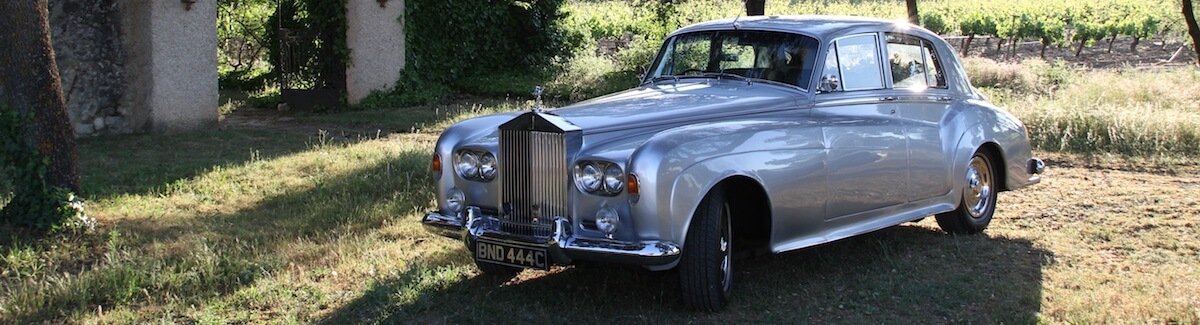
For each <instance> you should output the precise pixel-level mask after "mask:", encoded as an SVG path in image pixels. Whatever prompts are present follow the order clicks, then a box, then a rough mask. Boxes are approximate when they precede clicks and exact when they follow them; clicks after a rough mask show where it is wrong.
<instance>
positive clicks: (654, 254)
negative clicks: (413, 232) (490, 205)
mask: <svg viewBox="0 0 1200 325" xmlns="http://www.w3.org/2000/svg"><path fill="white" fill-rule="evenodd" d="M465 212H466V218H465V220H464V218H463V217H461V216H456V215H446V214H442V213H441V212H438V211H432V212H429V213H428V214H426V215H425V218H424V219H422V220H421V223H422V224H424V225H425V229H427V230H429V231H430V232H432V233H435V234H439V235H442V236H446V237H450V238H456V239H462V240H463V241H465V242H466V244H467V247H468V249H472V248H473V247H475V240H476V239H478V238H479V237H487V238H488V239H491V240H499V241H505V242H511V243H520V244H525V245H539V246H544V247H546V249H547V255H549V257H550V259H551V261H552V262H553V264H558V265H566V264H570V263H571V261H572V260H573V259H581V260H589V261H599V262H613V263H623V264H636V265H644V266H660V265H667V264H670V263H674V262H675V261H676V260H677V259H679V255H680V253H681V252H682V250H680V248H679V245H676V244H675V243H672V242H664V241H654V242H628V241H618V240H612V239H591V238H577V237H574V236H573V235H572V234H571V231H570V229H571V223H570V222H569V221H568V220H567V219H565V218H555V220H554V223H555V227H554V234H553V235H551V236H550V237H549V238H536V237H528V236H519V235H513V234H508V233H505V232H503V231H501V230H500V220H499V219H498V218H497V217H496V216H489V215H484V214H483V213H482V212H481V210H480V209H479V208H478V207H468V208H467V209H466V211H465Z"/></svg>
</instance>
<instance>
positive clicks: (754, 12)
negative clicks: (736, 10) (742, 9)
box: [746, 0, 767, 16]
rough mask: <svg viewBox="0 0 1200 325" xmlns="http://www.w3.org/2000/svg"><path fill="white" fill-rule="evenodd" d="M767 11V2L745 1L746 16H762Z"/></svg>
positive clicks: (759, 0)
mask: <svg viewBox="0 0 1200 325" xmlns="http://www.w3.org/2000/svg"><path fill="white" fill-rule="evenodd" d="M766 11H767V0H746V16H762V15H765V14H766Z"/></svg>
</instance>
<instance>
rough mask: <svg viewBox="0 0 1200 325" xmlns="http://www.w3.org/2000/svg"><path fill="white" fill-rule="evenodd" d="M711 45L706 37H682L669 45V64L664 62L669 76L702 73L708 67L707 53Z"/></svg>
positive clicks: (709, 38) (709, 39)
mask: <svg viewBox="0 0 1200 325" xmlns="http://www.w3.org/2000/svg"><path fill="white" fill-rule="evenodd" d="M710 44H712V41H711V37H709V36H707V35H683V36H680V37H678V38H676V40H675V41H674V43H672V44H671V48H670V51H671V55H670V56H668V57H669V58H670V61H669V62H664V63H665V65H666V67H665V68H666V69H665V70H666V71H669V73H671V74H685V73H688V72H692V71H694V72H700V71H704V70H705V68H706V67H707V66H708V52H709V50H710Z"/></svg>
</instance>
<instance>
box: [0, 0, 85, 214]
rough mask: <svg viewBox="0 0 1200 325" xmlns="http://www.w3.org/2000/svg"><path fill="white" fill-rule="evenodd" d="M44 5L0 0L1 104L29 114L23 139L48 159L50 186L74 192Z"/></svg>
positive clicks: (71, 141)
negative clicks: (29, 119)
mask: <svg viewBox="0 0 1200 325" xmlns="http://www.w3.org/2000/svg"><path fill="white" fill-rule="evenodd" d="M46 1H47V0H32V1H29V0H12V1H0V44H4V46H0V102H3V103H7V104H8V107H11V109H14V110H16V111H17V112H18V113H20V114H21V115H24V116H33V121H32V123H30V124H29V125H27V127H26V128H25V130H24V134H22V138H23V139H24V141H25V143H26V144H28V145H29V147H31V148H37V150H38V151H39V152H40V153H41V154H42V155H43V156H45V157H48V158H49V159H50V165H49V167H48V168H47V171H46V181H47V182H48V183H49V185H53V186H57V187H61V188H66V189H69V190H71V191H74V192H76V193H78V192H79V169H78V167H77V166H76V164H77V156H76V153H75V133H74V130H73V129H72V128H71V122H70V120H69V119H68V118H67V111H66V103H65V101H64V100H63V94H62V83H61V81H60V80H59V76H58V65H57V63H55V61H54V50H53V48H52V47H50V25H49V19H48V14H47V7H46ZM16 194H17V195H21V193H16Z"/></svg>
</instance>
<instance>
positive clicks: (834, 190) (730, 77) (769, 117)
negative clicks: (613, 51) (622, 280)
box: [422, 16, 1044, 311]
mask: <svg viewBox="0 0 1200 325" xmlns="http://www.w3.org/2000/svg"><path fill="white" fill-rule="evenodd" d="M432 157H433V159H432V161H431V169H432V173H433V175H434V179H435V180H436V188H437V194H438V195H437V204H438V205H437V208H436V210H434V211H431V212H429V213H428V214H427V215H426V216H425V217H424V218H423V219H422V223H423V224H424V225H425V226H426V228H427V229H429V230H431V231H433V232H436V233H439V234H442V235H446V236H450V237H453V238H456V239H461V240H462V241H463V242H464V243H465V245H466V248H467V250H468V251H470V252H471V254H472V257H473V258H474V260H475V263H476V265H477V266H478V268H479V270H480V271H481V272H482V273H484V274H489V275H496V276H505V277H512V276H514V275H515V274H516V273H517V272H520V271H521V270H522V269H539V270H547V269H548V268H550V267H551V266H555V265H570V264H572V263H575V262H579V261H596V262H603V263H617V264H628V265H637V266H642V267H645V268H647V269H650V270H667V269H672V268H675V269H678V273H679V278H680V280H681V283H682V286H681V287H682V291H683V292H682V296H683V302H684V304H685V305H686V306H688V307H690V308H694V309H699V310H705V311H716V310H720V309H722V308H723V307H724V306H725V305H726V304H727V302H728V300H729V298H730V294H731V293H732V292H733V274H734V273H733V267H734V264H733V256H734V251H735V250H738V251H742V250H759V251H769V252H775V253H779V252H786V251H791V250H796V249H801V248H805V247H810V246H813V245H818V244H822V243H827V242H831V241H835V240H839V239H843V238H847V237H851V236H855V235H859V234H863V233H867V232H872V231H875V230H879V229H882V228H887V227H891V226H894V225H897V224H900V223H904V222H908V221H913V220H919V219H921V218H924V217H926V216H931V215H933V216H936V220H937V223H938V225H939V226H940V227H941V228H942V229H943V230H944V231H946V232H950V233H956V234H975V233H979V232H981V231H984V229H985V228H986V227H987V226H988V224H989V223H990V222H991V221H992V216H993V213H994V212H995V208H996V204H997V202H996V199H997V196H996V194H997V193H998V192H1001V191H1011V190H1016V189H1020V188H1023V187H1026V186H1029V185H1031V184H1035V183H1038V182H1039V180H1040V177H1039V175H1038V174H1040V173H1041V172H1042V170H1043V168H1044V167H1043V166H1044V164H1043V163H1042V161H1041V160H1039V159H1037V158H1034V157H1033V156H1032V154H1031V151H1030V145H1029V140H1028V134H1027V131H1026V129H1025V126H1024V125H1023V124H1022V123H1021V121H1019V120H1018V119H1017V118H1016V117H1014V116H1013V115H1011V114H1009V113H1008V112H1006V111H1004V110H1003V109H1000V108H997V107H995V106H994V105H992V104H991V103H989V102H988V101H987V99H986V98H985V97H984V96H982V95H981V94H980V93H979V92H978V91H977V90H976V89H974V88H972V86H971V84H970V82H969V81H968V79H967V76H966V75H965V72H964V70H963V67H962V64H961V63H960V61H959V59H958V58H957V57H956V56H955V53H954V50H953V49H952V48H951V47H950V46H949V45H947V43H946V42H945V41H943V40H942V39H941V38H939V37H938V36H937V35H935V34H933V33H931V32H929V31H928V30H925V29H923V28H921V27H918V26H914V25H910V24H908V23H903V22H896V21H890V20H882V19H871V18H861V17H833V16H756V17H740V18H734V19H724V20H717V21H709V22H704V23H699V24H695V25H691V26H687V27H684V28H682V29H679V30H678V31H675V32H674V33H672V34H670V35H668V36H667V38H666V40H665V41H664V43H663V44H662V47H661V48H660V50H659V52H658V54H657V55H656V57H655V58H654V60H653V61H652V63H651V64H650V66H649V68H648V69H647V73H646V75H645V76H644V77H643V78H642V80H641V84H640V85H639V86H637V87H636V88H633V89H629V90H626V91H622V92H618V93H615V94H611V95H607V96H603V97H599V98H596V99H592V100H588V101H584V102H580V103H577V104H574V105H569V106H566V107H562V108H557V109H540V108H538V107H535V108H534V109H533V110H531V111H525V112H512V113H502V114H495V115H489V116H483V117H478V118H473V119H469V120H465V121H462V122H459V123H457V124H455V125H453V126H451V127H449V128H447V129H446V130H445V131H444V132H443V133H442V134H441V137H440V138H439V140H438V142H437V145H436V148H435V149H434V152H433V156H432Z"/></svg>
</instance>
